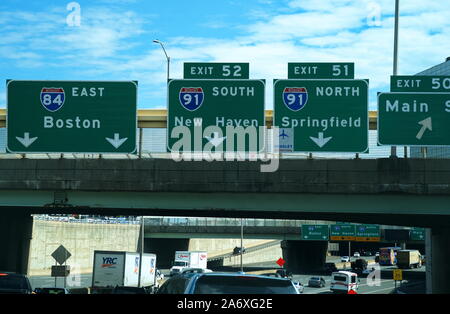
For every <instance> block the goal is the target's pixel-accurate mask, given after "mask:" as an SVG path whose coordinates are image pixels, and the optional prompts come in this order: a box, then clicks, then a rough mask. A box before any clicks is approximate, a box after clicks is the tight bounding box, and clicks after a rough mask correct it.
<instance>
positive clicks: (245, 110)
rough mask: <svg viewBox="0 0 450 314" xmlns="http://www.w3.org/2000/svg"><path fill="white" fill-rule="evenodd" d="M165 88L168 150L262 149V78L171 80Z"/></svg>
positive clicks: (226, 150)
mask: <svg viewBox="0 0 450 314" xmlns="http://www.w3.org/2000/svg"><path fill="white" fill-rule="evenodd" d="M168 89H169V96H168V105H167V107H168V114H167V128H168V132H167V136H168V140H167V144H168V150H169V151H172V152H174V151H175V152H189V151H192V152H243V151H245V152H259V151H261V150H263V149H264V136H263V134H264V132H263V131H264V130H263V128H262V127H264V124H265V119H264V96H265V92H264V90H265V82H264V81H263V80H213V79H209V80H171V81H170V82H169V87H168ZM261 130H262V132H261Z"/></svg>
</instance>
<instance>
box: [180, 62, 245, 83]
mask: <svg viewBox="0 0 450 314" xmlns="http://www.w3.org/2000/svg"><path fill="white" fill-rule="evenodd" d="M249 77H250V66H249V63H218V62H217V63H216V62H203V63H199V62H185V63H184V78H185V79H228V80H233V79H249Z"/></svg>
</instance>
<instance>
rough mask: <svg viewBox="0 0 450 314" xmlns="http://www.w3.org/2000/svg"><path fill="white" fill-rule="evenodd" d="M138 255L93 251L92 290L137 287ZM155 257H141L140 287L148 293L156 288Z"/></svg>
mask: <svg viewBox="0 0 450 314" xmlns="http://www.w3.org/2000/svg"><path fill="white" fill-rule="evenodd" d="M139 260H140V254H139V253H132V252H118V251H94V267H93V273H92V289H94V290H95V289H99V290H101V289H103V288H114V287H116V286H119V287H138V284H139V267H140V263H139ZM157 285H158V282H157V280H156V255H155V254H147V253H144V254H143V255H142V270H141V282H140V286H141V287H145V288H148V289H149V290H150V291H152V290H153V289H155V288H157Z"/></svg>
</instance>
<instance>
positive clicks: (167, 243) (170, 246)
mask: <svg viewBox="0 0 450 314" xmlns="http://www.w3.org/2000/svg"><path fill="white" fill-rule="evenodd" d="M175 251H189V239H158V238H146V239H145V240H144V253H153V254H156V267H158V268H170V267H172V263H173V260H174V257H175Z"/></svg>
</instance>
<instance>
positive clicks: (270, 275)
mask: <svg viewBox="0 0 450 314" xmlns="http://www.w3.org/2000/svg"><path fill="white" fill-rule="evenodd" d="M261 276H267V277H274V278H289V277H282V276H281V275H280V273H277V272H275V273H264V274H261ZM291 280H292V279H291ZM292 283H293V284H294V286H295V289H297V291H298V292H299V293H303V290H304V287H303V285H302V284H301V282H299V281H294V280H292Z"/></svg>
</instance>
